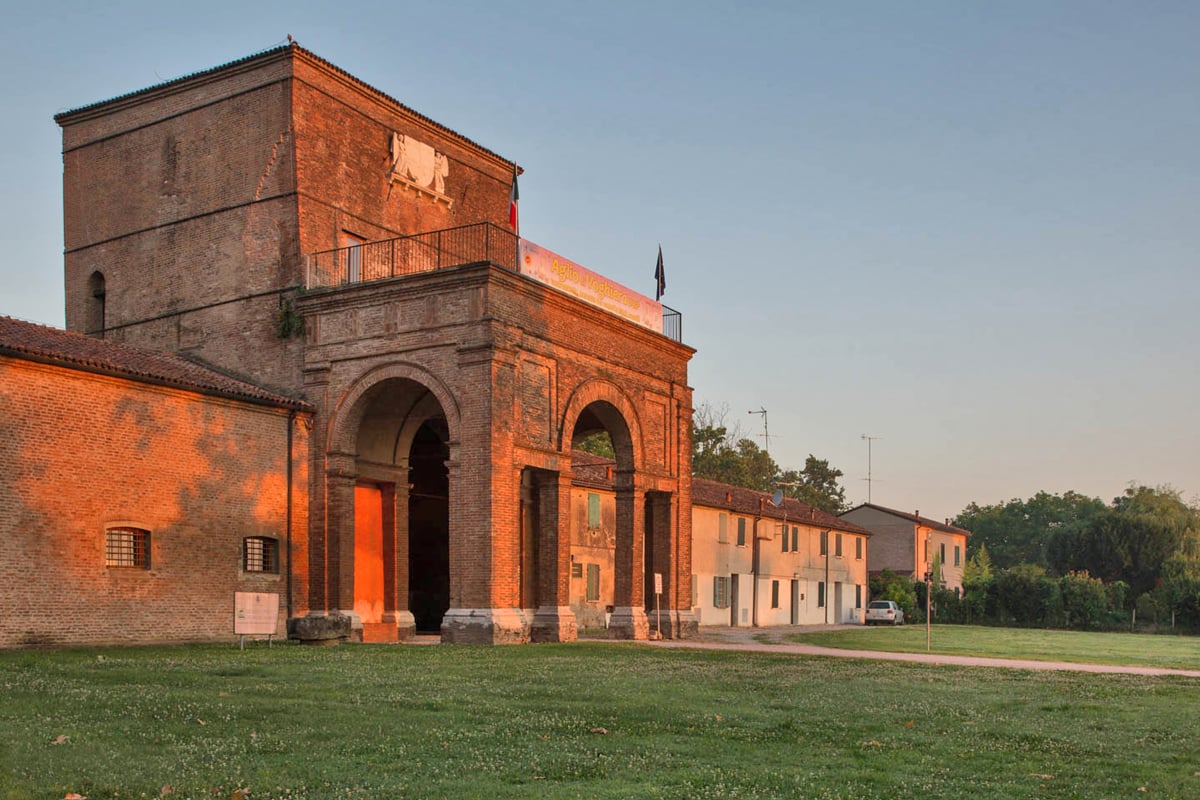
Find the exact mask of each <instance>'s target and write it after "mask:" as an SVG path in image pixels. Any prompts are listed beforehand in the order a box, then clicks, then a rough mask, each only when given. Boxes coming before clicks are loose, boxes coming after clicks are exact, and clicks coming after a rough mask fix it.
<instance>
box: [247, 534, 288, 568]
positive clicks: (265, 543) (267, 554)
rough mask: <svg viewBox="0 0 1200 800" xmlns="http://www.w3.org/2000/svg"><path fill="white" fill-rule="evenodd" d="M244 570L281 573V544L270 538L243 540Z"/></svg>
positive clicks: (253, 537)
mask: <svg viewBox="0 0 1200 800" xmlns="http://www.w3.org/2000/svg"><path fill="white" fill-rule="evenodd" d="M242 569H243V570H245V571H246V572H279V542H278V541H277V540H275V539H272V538H270V537H268V536H247V537H246V538H245V539H243V540H242Z"/></svg>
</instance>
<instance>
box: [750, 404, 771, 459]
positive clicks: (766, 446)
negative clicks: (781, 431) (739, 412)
mask: <svg viewBox="0 0 1200 800" xmlns="http://www.w3.org/2000/svg"><path fill="white" fill-rule="evenodd" d="M746 413H748V414H762V418H763V432H762V440H763V452H764V453H766V454H767V455H771V434H769V433H767V410H766V409H765V408H763V407H762V406H759V407H758V411H748V412H746Z"/></svg>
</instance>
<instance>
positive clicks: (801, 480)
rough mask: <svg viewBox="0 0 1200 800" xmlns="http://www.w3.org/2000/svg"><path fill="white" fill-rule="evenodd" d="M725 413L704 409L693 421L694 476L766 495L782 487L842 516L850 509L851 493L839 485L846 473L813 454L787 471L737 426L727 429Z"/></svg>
mask: <svg viewBox="0 0 1200 800" xmlns="http://www.w3.org/2000/svg"><path fill="white" fill-rule="evenodd" d="M724 418H725V410H723V409H722V410H717V411H714V410H713V409H712V408H711V407H710V406H707V405H702V406H700V407H699V408H698V409H696V412H695V415H694V417H693V420H692V475H694V476H695V477H697V478H707V479H708V480H713V481H720V482H722V483H728V484H732V485H733V486H744V487H746V488H748V489H756V490H758V491H760V492H773V491H775V490H776V489H777V488H778V489H782V490H783V491H784V493H785V494H786V495H787V496H789V497H794V498H796V499H797V500H800V501H801V502H803V503H808V504H809V505H810V506H812V507H813V508H819V509H821V510H823V511H828V512H829V513H831V514H838V513H840V512H842V511H845V510H846V493H845V490H844V489H843V488H842V487H841V486H840V485H839V484H838V479H839V478H841V477H842V471H841V470H840V469H836V468H834V467H831V466H830V465H829V462H828V461H826V460H823V459H819V458H817V457H816V456H813V455H811V454H810V455H809V456H808V458H807V459H806V460H805V462H804V468H803V469H800V470H797V469H787V470H783V471H781V470H780V468H779V465H778V464H776V463H775V460H774V459H773V458H771V456H770V454H769V453H768V452H767V451H766V450H764V449H762V448H761V447H759V446H758V445H757V444H756V443H755V442H754V441H753V440H752V439H750V438H748V437H746V436H743V435H742V433H741V431H740V430H739V429H737V428H736V427H734V428H732V429H731V428H730V427H728V426H726V425H725V419H724Z"/></svg>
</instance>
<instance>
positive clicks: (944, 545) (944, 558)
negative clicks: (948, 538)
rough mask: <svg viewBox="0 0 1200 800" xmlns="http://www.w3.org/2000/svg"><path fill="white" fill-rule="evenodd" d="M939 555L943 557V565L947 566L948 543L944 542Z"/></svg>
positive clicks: (939, 548)
mask: <svg viewBox="0 0 1200 800" xmlns="http://www.w3.org/2000/svg"><path fill="white" fill-rule="evenodd" d="M938 555H939V556H941V559H942V563H943V564H945V563H946V543H945V542H943V543H942V544H941V545H940V546H939V547H938Z"/></svg>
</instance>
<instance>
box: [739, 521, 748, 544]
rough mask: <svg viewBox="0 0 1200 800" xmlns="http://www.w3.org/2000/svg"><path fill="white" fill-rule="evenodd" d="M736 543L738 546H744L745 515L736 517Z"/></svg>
mask: <svg viewBox="0 0 1200 800" xmlns="http://www.w3.org/2000/svg"><path fill="white" fill-rule="evenodd" d="M737 545H738V547H745V546H746V518H745V517H738V538H737Z"/></svg>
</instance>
